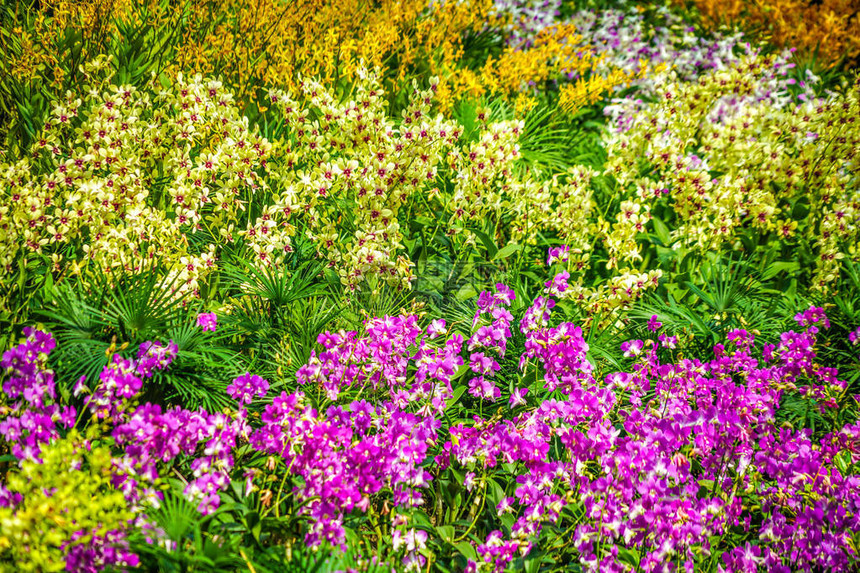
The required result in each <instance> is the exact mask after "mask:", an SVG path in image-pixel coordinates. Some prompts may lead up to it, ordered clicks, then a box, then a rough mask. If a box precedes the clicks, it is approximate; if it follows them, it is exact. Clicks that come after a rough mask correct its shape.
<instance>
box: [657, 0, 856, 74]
mask: <svg viewBox="0 0 860 573" xmlns="http://www.w3.org/2000/svg"><path fill="white" fill-rule="evenodd" d="M674 2H675V3H678V4H684V5H690V6H694V7H695V8H696V10H697V11H698V13H699V15H700V16H701V17H702V19H703V21H704V23H705V24H706V25H707V26H709V27H713V28H717V27H720V26H722V25H724V24H726V23H730V24H733V25H737V26H740V27H743V28H746V29H749V30H760V29H762V28H766V29H767V32H768V40H769V41H770V42H772V43H773V44H775V45H776V46H779V47H792V48H798V49H800V50H801V52H802V53H803V55H805V56H813V57H815V59H816V60H820V61H821V62H822V63H824V65H826V66H833V65H836V64H841V63H846V62H850V61H851V60H852V59H856V58H857V56H858V55H860V21H858V19H857V5H856V4H855V3H853V2H851V1H850V0H821V1H819V2H808V1H806V0H775V1H771V2H768V3H767V5H764V4H757V3H749V2H742V1H738V0H716V1H712V0H674Z"/></svg>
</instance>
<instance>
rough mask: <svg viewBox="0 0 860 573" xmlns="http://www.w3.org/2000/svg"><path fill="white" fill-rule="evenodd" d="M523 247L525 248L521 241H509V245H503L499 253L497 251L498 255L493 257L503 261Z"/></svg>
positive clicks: (495, 259)
mask: <svg viewBox="0 0 860 573" xmlns="http://www.w3.org/2000/svg"><path fill="white" fill-rule="evenodd" d="M522 249H523V246H522V245H520V244H519V243H508V244H507V245H505V246H504V247H502V248H501V249H500V250H499V252H498V253H496V256H494V257H493V260H494V261H501V260H503V259H506V258H508V257H510V256H511V255H513V254H514V253H516V252H517V251H521V250H522Z"/></svg>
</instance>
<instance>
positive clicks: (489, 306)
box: [467, 284, 515, 402]
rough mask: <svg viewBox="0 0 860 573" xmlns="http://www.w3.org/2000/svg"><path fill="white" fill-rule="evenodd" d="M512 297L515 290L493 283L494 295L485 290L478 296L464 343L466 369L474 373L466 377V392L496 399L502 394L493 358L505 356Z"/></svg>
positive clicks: (497, 369) (492, 400)
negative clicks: (472, 375) (466, 361)
mask: <svg viewBox="0 0 860 573" xmlns="http://www.w3.org/2000/svg"><path fill="white" fill-rule="evenodd" d="M514 298H515V295H514V291H513V290H511V289H510V288H508V287H507V286H505V285H503V284H497V285H496V294H494V295H491V294H490V293H489V292H487V291H484V292H482V293H481V296H480V297H478V310H477V311H476V312H475V318H474V319H473V320H472V336H471V337H470V338H469V341H468V344H467V349H468V350H469V352H470V354H469V368H470V369H471V370H472V372H474V373H475V374H476V376H475V377H474V378H471V379H470V380H469V393H470V394H471V395H472V396H475V397H476V398H482V399H484V400H489V401H490V402H495V401H496V400H497V399H498V398H499V396H501V391H500V390H499V389H498V388H497V387H496V385H495V382H494V381H493V378H494V377H495V375H496V373H497V372H498V371H499V369H500V368H501V367H500V366H499V363H498V361H497V360H496V359H497V358H498V359H502V358H504V357H505V352H506V351H507V347H508V339H509V338H510V337H511V321H513V319H514V317H513V315H512V314H511V313H510V312H509V311H508V309H507V307H508V306H510V304H511V303H512V302H513V300H514ZM476 351H478V352H476Z"/></svg>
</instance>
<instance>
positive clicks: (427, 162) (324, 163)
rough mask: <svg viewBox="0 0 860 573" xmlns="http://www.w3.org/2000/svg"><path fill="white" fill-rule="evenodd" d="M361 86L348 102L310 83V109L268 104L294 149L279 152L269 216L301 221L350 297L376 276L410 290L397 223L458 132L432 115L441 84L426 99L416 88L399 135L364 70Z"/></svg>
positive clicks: (285, 100)
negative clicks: (346, 227) (346, 231)
mask: <svg viewBox="0 0 860 573" xmlns="http://www.w3.org/2000/svg"><path fill="white" fill-rule="evenodd" d="M359 79H360V81H359V82H358V85H357V86H356V89H355V90H354V92H353V93H352V96H351V99H349V100H347V101H338V100H337V99H336V98H335V96H334V95H333V94H332V93H331V92H330V91H329V90H328V89H326V88H325V87H324V86H323V85H322V84H320V83H319V82H316V81H312V80H305V81H304V82H303V84H302V94H303V98H304V100H305V101H306V103H304V104H300V103H299V102H298V101H297V100H295V99H294V98H293V97H291V96H290V95H288V94H287V93H285V92H283V91H273V92H272V93H271V94H270V99H271V102H272V103H273V104H275V105H277V106H278V107H279V108H280V110H281V111H282V112H283V117H284V121H285V123H286V124H287V125H288V126H289V127H290V130H291V131H292V133H293V134H294V135H295V140H296V141H295V143H294V144H293V143H289V144H286V143H285V145H286V147H285V148H284V149H282V150H281V154H280V159H281V165H280V168H279V169H277V170H275V176H276V180H277V181H278V187H279V189H281V190H282V192H281V193H280V194H279V195H278V197H277V200H276V202H275V204H274V205H273V206H272V208H271V212H272V216H275V214H277V215H278V216H283V217H290V216H291V215H292V214H293V213H295V214H296V216H299V215H302V216H304V217H305V218H306V220H307V225H308V234H309V236H310V237H311V238H313V239H315V241H316V242H317V244H318V247H319V249H320V251H321V252H323V253H325V255H326V257H328V259H329V260H330V261H331V264H332V266H333V267H335V268H336V269H337V270H338V272H339V273H340V275H341V280H342V281H343V282H344V283H345V284H347V285H349V286H351V287H353V288H354V287H355V286H356V285H357V284H358V283H360V282H361V281H363V280H364V279H365V278H366V277H367V276H372V275H378V276H380V277H381V278H382V279H383V280H385V281H387V282H390V283H392V284H394V285H400V286H408V285H409V279H410V277H411V262H410V261H408V260H407V259H406V258H404V257H403V256H402V255H400V254H399V250H400V249H402V245H401V240H402V236H403V234H402V231H401V229H400V224H399V221H398V213H399V212H400V209H401V207H402V206H403V205H404V204H406V203H408V202H409V201H410V200H411V199H412V198H413V196H416V195H420V194H422V193H425V191H424V190H425V189H426V188H427V187H429V186H430V185H432V183H433V182H434V180H435V179H436V175H437V170H438V165H439V163H440V162H441V161H442V159H443V157H444V154H443V153H444V151H445V150H446V149H447V148H450V147H451V146H452V145H454V143H455V142H456V141H457V139H458V138H459V137H460V134H461V133H462V131H461V128H460V127H459V126H457V125H456V124H454V123H452V122H450V121H446V120H444V119H443V118H442V116H441V115H434V114H433V113H432V112H431V107H430V106H431V103H432V100H433V94H434V92H435V91H436V85H437V84H436V81H435V80H434V81H433V82H431V87H430V89H427V90H420V89H418V88H417V84H416V85H415V86H413V91H412V94H411V98H410V103H409V105H408V106H407V107H406V109H405V110H404V111H403V120H402V122H400V123H399V125H397V124H395V121H394V119H393V118H392V117H390V116H389V115H388V113H387V112H386V109H385V107H386V105H387V102H386V100H385V98H384V93H383V91H382V88H381V86H380V84H379V77H378V76H377V75H376V74H368V73H367V72H365V71H363V70H359ZM344 205H350V207H349V208H348V209H344ZM349 215H351V216H352V218H353V219H352V225H351V227H352V228H354V229H355V231H354V232H352V233H351V236H346V237H345V236H343V231H342V229H343V222H342V219H343V217H344V216H349Z"/></svg>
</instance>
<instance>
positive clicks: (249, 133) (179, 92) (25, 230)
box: [0, 58, 289, 292]
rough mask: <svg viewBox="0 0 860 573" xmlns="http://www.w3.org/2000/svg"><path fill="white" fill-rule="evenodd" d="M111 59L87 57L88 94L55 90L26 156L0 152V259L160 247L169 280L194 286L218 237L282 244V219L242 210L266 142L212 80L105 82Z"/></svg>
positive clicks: (99, 256)
mask: <svg viewBox="0 0 860 573" xmlns="http://www.w3.org/2000/svg"><path fill="white" fill-rule="evenodd" d="M109 68H110V63H109V61H108V60H107V59H106V58H101V59H98V60H96V61H94V62H91V63H90V64H87V66H86V68H85V69H86V70H87V72H88V77H87V84H86V85H85V86H83V87H84V90H83V91H85V93H86V95H85V96H84V97H83V98H81V97H77V96H76V95H75V94H73V93H72V92H68V93H67V94H66V96H65V97H64V98H61V99H59V100H57V101H54V102H53V103H52V111H51V115H50V117H49V119H48V120H47V121H46V123H45V126H44V129H43V130H42V131H41V132H40V133H39V134H38V137H37V140H36V143H35V144H34V146H33V148H32V149H30V150H29V154H28V156H27V157H25V158H23V159H21V160H18V161H14V162H11V163H0V180H2V184H3V186H4V188H5V189H6V190H7V192H6V193H4V195H3V199H2V203H0V266H2V267H3V268H4V269H6V270H7V272H10V269H12V267H13V266H15V265H17V264H18V263H17V262H16V261H27V260H31V259H33V258H38V257H39V256H41V255H45V256H50V257H51V260H52V262H53V264H54V265H61V264H65V265H71V268H72V269H73V271H75V272H77V271H79V270H80V268H81V266H82V264H83V263H86V262H88V261H91V262H92V263H94V264H95V265H97V266H98V267H100V268H103V269H114V268H120V269H124V270H127V271H139V270H140V269H142V268H144V266H145V265H146V264H147V262H148V261H151V260H152V259H156V257H157V259H158V261H159V262H161V263H162V264H163V265H165V266H166V267H167V268H168V269H169V271H170V273H171V275H170V277H168V278H169V280H170V281H171V284H173V285H174V288H177V289H181V290H183V291H187V292H195V291H196V290H197V289H198V287H199V281H200V280H201V279H202V278H203V277H204V276H205V275H206V273H208V272H209V271H210V270H211V269H212V268H213V267H214V264H215V259H216V256H217V253H216V243H218V242H220V241H221V240H224V241H227V242H229V241H232V240H238V239H239V238H240V237H241V238H242V239H244V241H245V243H246V245H247V246H248V247H249V248H251V249H252V250H253V251H254V252H255V253H256V254H257V255H258V257H259V258H260V259H262V260H264V261H266V260H269V259H273V258H274V259H276V258H277V257H278V256H279V255H282V254H283V252H284V249H285V248H286V247H288V246H289V237H288V231H289V229H288V228H287V229H283V230H280V229H278V231H280V232H276V229H275V224H274V223H272V222H270V221H268V218H269V217H266V216H264V217H263V218H261V219H260V220H258V221H253V220H248V219H247V217H246V215H245V214H244V213H243V211H244V209H245V205H246V203H247V197H248V196H249V195H251V194H252V193H253V192H254V190H256V189H260V188H261V187H262V186H263V185H264V182H263V181H262V179H261V176H260V173H261V172H262V171H263V170H264V168H265V165H266V160H267V156H268V153H269V149H270V144H269V143H268V142H267V141H266V140H265V139H264V138H262V137H260V136H259V135H257V134H256V133H254V130H252V129H250V128H249V127H248V120H247V118H244V117H242V116H241V115H240V114H239V111H238V108H237V107H236V104H235V103H234V101H233V98H232V96H231V95H230V94H229V93H228V92H227V91H226V90H224V89H223V87H222V86H221V84H220V82H217V81H204V80H203V79H202V78H200V77H199V76H198V77H195V78H192V79H191V80H190V81H189V80H187V79H186V78H184V77H183V76H182V75H181V74H180V75H178V76H177V77H176V81H175V82H174V83H173V84H172V85H171V86H170V87H169V89H167V90H162V89H160V88H157V86H156V85H155V84H153V85H151V86H149V87H148V88H147V89H137V88H135V87H132V86H129V85H114V84H111V83H110V79H111V73H110V72H108V71H107V70H108V69H109ZM237 226H238V227H239V228H238V229H234V228H235V227H237ZM207 229H218V232H219V233H220V234H221V236H217V235H216V236H212V235H211V234H210V233H209V232H208V231H207ZM269 230H271V231H272V232H268V231H269ZM194 235H198V236H201V237H202V239H201V240H200V241H199V242H198V241H191V240H189V239H190V238H191V237H193V236H194ZM207 235H208V236H207ZM192 245H196V246H194V247H192ZM80 254H82V257H81V258H79V256H80ZM21 264H23V263H21Z"/></svg>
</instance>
